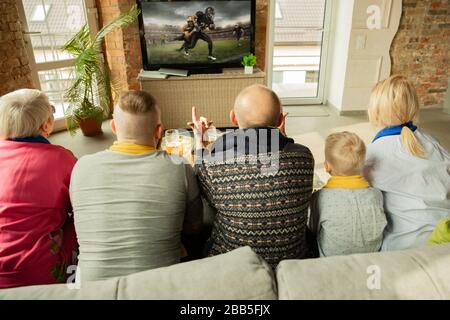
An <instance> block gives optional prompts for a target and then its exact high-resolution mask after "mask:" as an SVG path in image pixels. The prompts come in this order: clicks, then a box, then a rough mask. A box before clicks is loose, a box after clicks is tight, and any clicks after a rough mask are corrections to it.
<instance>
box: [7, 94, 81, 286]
mask: <svg viewBox="0 0 450 320" xmlns="http://www.w3.org/2000/svg"><path fill="white" fill-rule="evenodd" d="M53 112H54V107H52V106H51V105H50V103H49V101H48V98H47V96H46V95H45V94H44V93H42V92H40V91H38V90H32V89H20V90H17V91H14V92H11V93H9V94H6V95H4V96H2V97H0V185H1V188H0V288H9V287H18V286H26V285H37V284H50V283H58V282H63V281H65V279H66V277H67V274H66V268H67V266H68V265H70V264H72V263H73V259H74V257H76V255H75V252H76V250H77V241H76V235H75V229H74V226H73V220H72V219H71V218H69V216H68V213H69V212H71V205H70V198H69V183H70V175H71V172H72V168H73V166H74V165H75V162H76V158H75V157H74V156H73V154H72V153H71V152H69V151H67V150H66V149H64V148H62V147H60V146H55V145H52V144H50V142H49V141H48V140H47V137H48V136H49V135H50V133H51V132H52V130H53V124H54V118H53Z"/></svg>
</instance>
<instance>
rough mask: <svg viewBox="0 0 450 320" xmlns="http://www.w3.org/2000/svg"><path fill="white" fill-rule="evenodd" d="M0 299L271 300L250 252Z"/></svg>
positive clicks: (2, 293)
mask: <svg viewBox="0 0 450 320" xmlns="http://www.w3.org/2000/svg"><path fill="white" fill-rule="evenodd" d="M0 299H41V300H51V299H61V300H66V299H68V300H71V299H102V300H116V299H120V300H125V299H164V300H170V299H179V300H183V299H193V300H200V299H214V300H215V299H217V300H219V299H229V300H239V299H246V300H250V299H262V300H275V299H277V291H276V284H275V277H274V275H273V272H272V269H271V268H270V267H269V265H268V264H267V263H266V262H265V261H264V260H263V259H261V258H260V257H259V256H258V255H256V253H254V252H253V251H252V250H251V249H250V247H243V248H239V249H236V250H233V251H231V252H228V253H226V254H222V255H218V256H215V257H211V258H205V259H202V260H196V261H191V262H186V263H180V264H176V265H173V266H170V267H165V268H158V269H153V270H148V271H144V272H140V273H135V274H132V275H128V276H124V277H118V278H112V279H109V280H103V281H93V282H83V283H81V287H80V289H72V290H71V289H69V288H68V286H67V285H66V284H56V285H41V286H29V287H21V288H14V289H1V290H0Z"/></svg>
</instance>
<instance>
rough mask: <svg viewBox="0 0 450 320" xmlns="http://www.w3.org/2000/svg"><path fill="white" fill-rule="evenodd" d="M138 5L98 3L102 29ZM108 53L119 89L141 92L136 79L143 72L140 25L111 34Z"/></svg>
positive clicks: (112, 0)
mask: <svg viewBox="0 0 450 320" xmlns="http://www.w3.org/2000/svg"><path fill="white" fill-rule="evenodd" d="M135 3H136V1H135V0H97V1H96V5H97V9H98V14H99V27H100V28H101V27H102V26H104V25H105V24H107V23H108V22H110V21H111V20H113V19H114V18H116V17H117V16H118V15H120V14H121V13H123V12H125V11H127V10H128V9H129V8H130V6H131V5H133V4H135ZM104 49H105V53H106V60H107V62H108V65H109V67H110V69H111V77H112V81H113V82H114V83H115V84H116V85H117V87H118V89H119V90H120V91H126V90H137V89H139V88H140V85H139V82H138V81H137V80H136V77H137V76H138V74H139V71H140V70H141V68H142V55H141V44H140V39H139V27H138V22H137V21H136V22H135V23H133V24H132V25H130V26H129V27H127V28H123V29H119V30H116V31H114V32H112V33H111V34H109V35H108V36H107V37H106V39H105V44H104Z"/></svg>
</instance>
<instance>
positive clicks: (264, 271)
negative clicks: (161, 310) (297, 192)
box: [0, 244, 450, 300]
mask: <svg viewBox="0 0 450 320" xmlns="http://www.w3.org/2000/svg"><path fill="white" fill-rule="evenodd" d="M0 299H110V300H116V299H117V300H124V299H164V300H165V299H167V300H168V299H180V300H184V299H192V300H201V299H211V300H216V299H217V300H222V299H226V300H275V299H450V244H447V245H440V246H432V247H424V248H420V249H416V250H410V251H397V252H386V253H373V254H360V255H351V256H341V257H330V258H321V259H311V260H285V261H282V262H281V263H280V265H279V266H278V268H277V270H276V271H275V273H274V272H272V270H271V268H270V267H269V266H268V265H267V264H266V263H265V262H264V261H263V260H262V259H261V258H260V257H258V256H257V255H256V254H255V253H254V252H253V251H252V250H251V249H250V248H249V247H245V248H240V249H237V250H234V251H232V252H229V253H227V254H223V255H220V256H216V257H212V258H206V259H202V260H198V261H193V262H188V263H182V264H178V265H174V266H171V267H166V268H160V269H154V270H149V271H145V272H141V273H136V274H132V275H129V276H124V277H119V278H114V279H110V280H105V281H97V282H91V283H82V284H81V288H80V289H69V288H68V287H67V286H66V285H65V284H61V285H46V286H32V287H22V288H15V289H3V290H0Z"/></svg>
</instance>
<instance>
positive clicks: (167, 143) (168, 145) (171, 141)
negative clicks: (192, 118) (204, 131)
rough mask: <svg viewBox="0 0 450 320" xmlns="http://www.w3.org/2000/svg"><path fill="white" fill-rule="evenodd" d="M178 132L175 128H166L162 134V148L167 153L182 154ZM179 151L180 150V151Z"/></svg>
mask: <svg viewBox="0 0 450 320" xmlns="http://www.w3.org/2000/svg"><path fill="white" fill-rule="evenodd" d="M181 147H182V145H181V143H180V133H179V132H178V130H176V129H170V130H166V132H165V134H164V150H166V152H167V153H169V154H180V153H181V154H183V153H182V150H180V149H181ZM180 151H181V152H180Z"/></svg>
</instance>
